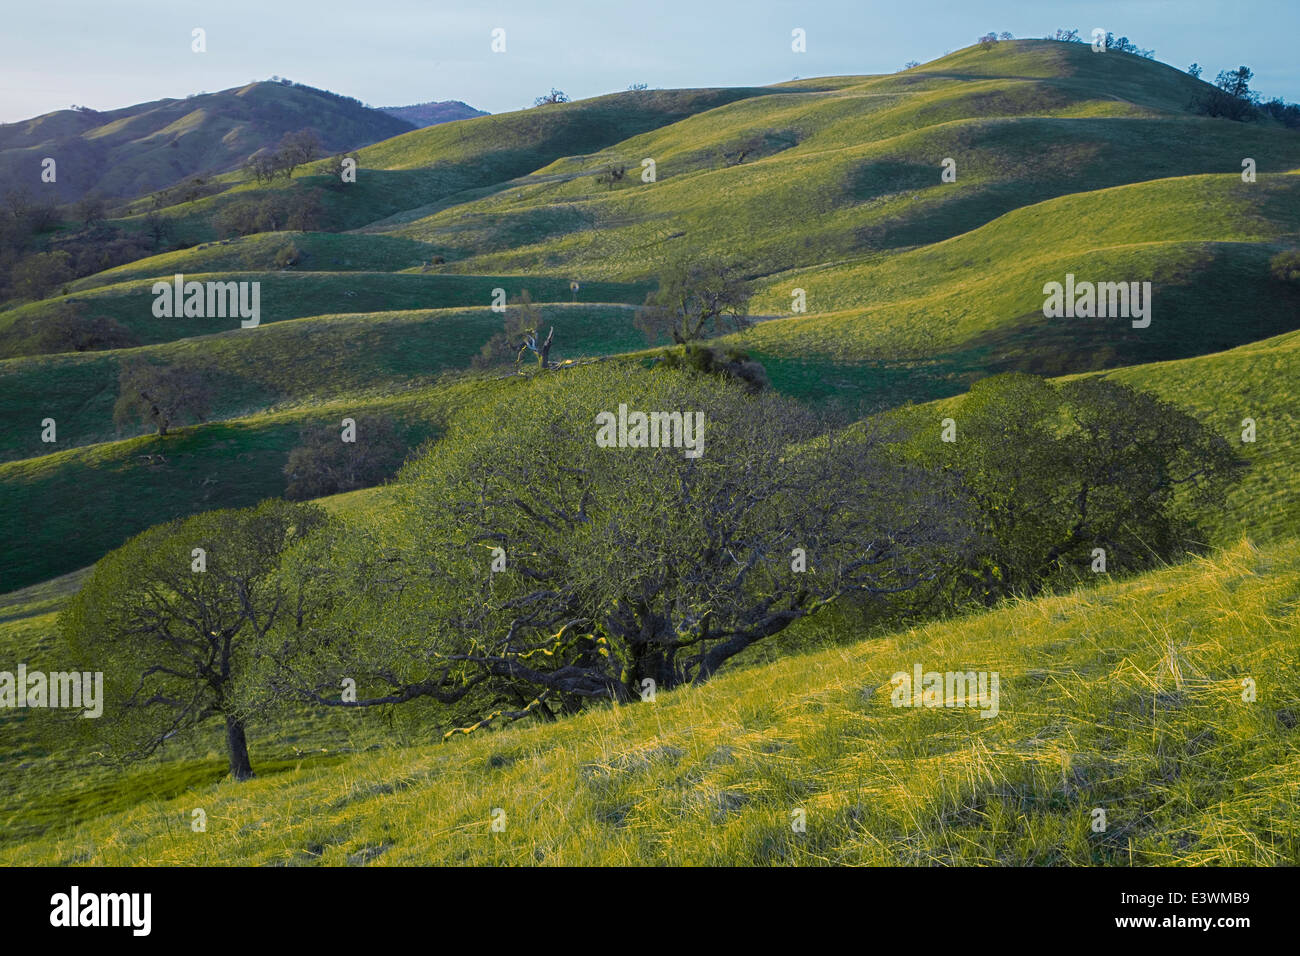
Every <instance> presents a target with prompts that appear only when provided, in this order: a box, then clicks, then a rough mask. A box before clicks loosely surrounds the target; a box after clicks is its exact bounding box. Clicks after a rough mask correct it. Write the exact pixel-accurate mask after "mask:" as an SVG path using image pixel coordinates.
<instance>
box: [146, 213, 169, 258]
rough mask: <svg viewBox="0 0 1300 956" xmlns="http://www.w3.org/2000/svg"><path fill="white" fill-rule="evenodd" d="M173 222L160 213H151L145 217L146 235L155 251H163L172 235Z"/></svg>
mask: <svg viewBox="0 0 1300 956" xmlns="http://www.w3.org/2000/svg"><path fill="white" fill-rule="evenodd" d="M171 231H172V226H171V220H170V219H168V218H167V217H165V216H163V215H160V214H159V213H158V212H149V213H147V214H146V215H145V217H144V234H145V236H147V237H148V239H149V242H150V243H151V244H152V246H153V248H154V249H155V250H158V249H161V248H162V246H163V244H164V243H165V242H166V241H167V237H168V236H170V235H171Z"/></svg>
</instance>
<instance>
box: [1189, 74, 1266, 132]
mask: <svg viewBox="0 0 1300 956" xmlns="http://www.w3.org/2000/svg"><path fill="white" fill-rule="evenodd" d="M1254 76H1255V74H1254V72H1253V71H1252V70H1251V69H1250V67H1248V66H1240V67H1238V68H1237V69H1235V70H1222V71H1220V73H1219V75H1218V76H1217V77H1215V80H1214V89H1210V90H1206V91H1205V92H1204V93H1202V94H1201V95H1200V96H1199V97H1198V98H1197V99H1196V100H1194V101H1193V103H1192V106H1193V108H1195V109H1196V110H1197V112H1199V113H1202V114H1204V115H1206V116H1218V117H1222V118H1224V119H1230V120H1235V121H1236V122H1239V123H1240V122H1244V121H1246V120H1248V119H1250V118H1251V117H1253V116H1254V115H1255V105H1256V104H1257V103H1258V102H1259V94H1258V93H1256V92H1254V91H1253V90H1251V88H1250V81H1251V80H1252V79H1253V78H1254Z"/></svg>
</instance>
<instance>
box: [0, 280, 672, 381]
mask: <svg viewBox="0 0 1300 956" xmlns="http://www.w3.org/2000/svg"><path fill="white" fill-rule="evenodd" d="M173 265H176V266H177V267H179V268H181V269H184V270H185V271H184V272H183V274H184V275H185V278H186V281H196V282H209V281H212V282H260V283H261V291H260V306H261V316H260V324H261V325H263V326H266V325H271V324H274V323H276V322H281V321H284V320H286V319H299V318H303V317H306V316H315V315H330V314H338V313H342V312H351V313H356V312H364V313H368V314H378V313H384V312H397V311H403V310H410V309H441V308H456V307H460V308H474V307H479V308H484V307H487V306H488V305H489V304H490V303H491V302H492V301H493V298H494V292H493V290H495V289H504V290H505V292H506V296H507V299H508V300H510V301H513V300H514V299H516V298H517V297H519V296H520V295H521V294H522V293H523V292H525V291H526V292H528V293H529V294H530V295H531V296H532V297H533V300H534V301H535V302H557V303H565V302H570V301H571V300H574V299H576V300H577V301H579V302H592V303H611V302H612V303H634V302H640V301H641V300H642V299H644V297H645V292H646V290H647V289H648V286H646V285H644V284H642V285H636V284H632V283H621V282H592V283H586V282H583V283H582V284H581V288H580V289H579V291H578V293H577V294H576V295H574V294H573V293H572V292H571V291H570V287H569V283H570V281H571V280H570V279H568V278H566V277H562V276H546V275H540V276H539V275H532V276H523V275H499V276H498V275H490V276H467V275H442V274H437V273H421V272H411V273H406V272H370V271H363V270H358V271H351V272H289V271H276V272H269V271H260V272H248V271H242V270H239V271H228V272H199V271H190V270H189V269H187V268H185V266H186V264H185V263H173ZM173 275H174V273H171V272H157V273H154V274H153V276H152V277H150V278H147V279H130V280H126V281H121V282H117V283H115V284H113V285H108V286H103V287H101V288H96V289H91V290H89V291H87V292H81V293H72V294H69V295H67V296H59V297H58V298H53V299H45V300H43V301H41V302H33V303H31V304H29V305H24V306H20V307H19V308H17V309H13V310H11V311H9V312H5V313H0V356H5V357H13V356H21V355H26V354H34V353H33V352H32V351H30V350H32V349H34V348H35V347H36V344H39V343H34V342H33V340H32V339H31V336H32V333H33V331H34V330H35V329H36V328H38V327H39V326H40V324H41V323H43V322H48V321H50V320H52V319H53V318H55V317H58V316H60V315H66V314H72V315H77V316H80V317H83V318H98V317H104V318H111V319H113V320H114V321H116V322H118V323H120V324H121V325H122V326H124V327H125V328H126V329H128V330H130V332H131V334H132V335H134V336H135V338H136V340H137V341H138V342H139V343H140V344H141V345H149V344H154V343H161V342H174V341H177V340H180V339H185V338H190V337H194V336H203V335H215V334H219V333H221V332H224V331H230V330H238V329H240V321H239V319H237V318H233V317H229V316H227V317H226V318H224V319H222V318H186V317H183V316H181V317H172V318H158V317H156V316H155V315H154V314H153V304H154V296H153V293H152V289H153V284H154V282H156V281H158V280H159V279H161V280H162V281H165V282H169V283H170V282H172V281H173V279H172V277H173ZM498 324H499V323H498ZM0 374H3V373H2V372H0Z"/></svg>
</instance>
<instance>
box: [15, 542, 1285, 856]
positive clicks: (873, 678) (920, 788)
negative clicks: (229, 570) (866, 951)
mask: <svg viewBox="0 0 1300 956" xmlns="http://www.w3.org/2000/svg"><path fill="white" fill-rule="evenodd" d="M1298 626H1300V545H1298V544H1297V543H1296V542H1294V541H1292V542H1287V543H1285V544H1280V545H1277V546H1274V547H1271V548H1268V549H1266V550H1264V551H1259V550H1257V549H1256V548H1254V547H1252V546H1251V545H1250V544H1248V543H1242V544H1239V545H1238V546H1236V547H1234V548H1232V549H1230V550H1228V551H1226V552H1223V553H1220V554H1218V555H1216V556H1214V557H1213V558H1209V559H1202V560H1196V561H1192V562H1190V563H1188V564H1186V565H1183V566H1180V567H1176V568H1171V569H1168V570H1162V571H1157V572H1154V573H1151V574H1147V575H1145V576H1143V577H1141V578H1137V579H1134V580H1130V581H1126V582H1123V583H1116V584H1105V585H1102V586H1100V587H1098V588H1096V589H1089V590H1081V591H1077V592H1074V593H1071V594H1068V595H1064V596H1060V597H1050V598H1044V599H1041V600H1038V601H1035V602H1032V603H1024V604H1019V605H1013V606H1009V607H1006V608H1003V609H1000V610H997V611H995V612H992V613H989V614H984V615H979V616H976V617H971V618H965V619H959V620H956V621H952V622H948V623H936V624H931V625H928V626H926V627H922V628H917V629H914V630H910V631H904V632H900V633H897V634H894V635H892V636H890V637H888V638H885V639H883V640H873V641H867V642H863V643H845V644H842V645H841V646H837V647H832V648H830V649H827V650H824V651H820V652H816V653H809V654H804V655H799V656H794V657H787V658H785V659H782V660H779V661H776V662H774V663H770V664H766V665H762V666H753V667H750V668H747V669H743V670H740V671H736V672H733V673H729V674H725V675H722V676H720V677H719V678H717V679H716V680H714V681H713V682H711V683H710V684H708V685H706V686H704V687H702V688H697V689H691V690H685V691H680V692H674V693H668V694H661V695H660V696H659V697H658V698H657V700H656V702H655V703H644V704H637V705H634V706H631V707H624V708H619V709H614V710H610V709H607V708H605V709H599V710H596V711H593V712H590V713H587V714H585V715H583V716H580V717H577V718H575V719H571V720H565V721H562V722H561V723H559V724H555V725H546V726H531V727H517V728H511V729H507V730H504V731H501V732H495V733H494V732H484V733H482V734H481V735H480V734H478V733H476V734H473V735H471V736H470V737H469V738H468V739H465V738H456V739H454V740H453V741H452V742H451V743H448V744H446V745H424V746H411V747H405V748H401V749H380V750H374V751H369V752H365V753H357V754H347V755H344V756H342V757H341V759H331V756H330V755H322V756H318V757H315V758H310V759H308V758H306V757H305V755H304V757H303V758H302V759H300V760H299V761H297V762H295V763H294V764H293V765H289V764H287V763H286V762H284V761H282V760H276V761H274V762H269V763H268V764H267V765H266V766H265V767H264V768H263V770H262V774H261V776H260V777H259V778H258V779H255V780H253V781H251V782H249V783H246V784H232V783H228V782H226V783H217V782H214V781H213V780H212V779H211V778H209V779H206V780H205V779H203V774H202V773H201V772H199V770H198V768H193V772H192V776H191V777H190V778H188V779H187V778H186V776H185V773H186V772H187V771H186V767H187V766H188V765H186V764H181V763H177V764H171V765H169V766H168V767H164V768H157V769H155V770H154V773H153V777H152V780H153V781H154V782H153V784H152V789H145V788H144V787H141V786H140V785H139V783H138V782H137V784H136V785H137V788H138V789H137V790H136V792H135V794H134V798H135V800H136V801H137V802H135V803H134V805H132V806H129V807H125V806H122V804H123V803H124V802H126V801H125V800H124V799H123V798H122V796H121V791H120V790H119V791H114V792H110V793H107V794H105V793H102V792H101V793H98V794H97V795H98V796H100V797H101V802H100V803H99V804H98V805H95V804H93V803H92V802H91V800H90V799H88V798H89V797H90V795H91V794H90V793H88V792H87V790H84V789H75V788H74V789H73V790H71V791H67V792H64V794H63V802H62V807H61V808H62V809H64V810H65V811H66V812H67V814H68V817H70V819H66V822H65V823H63V825H55V824H53V822H52V821H41V822H43V823H45V824H46V825H45V826H44V827H32V826H31V819H32V818H31V817H30V816H25V815H24V813H25V812H24V811H22V810H20V811H18V812H17V813H16V815H15V816H14V817H12V818H11V819H13V820H14V821H15V822H17V823H19V824H26V825H27V826H28V827H31V829H32V830H36V831H37V832H38V833H40V834H41V835H33V836H30V837H27V838H25V839H24V838H23V836H21V835H20V836H19V838H18V840H17V841H16V842H11V843H8V844H7V845H4V846H2V847H0V860H4V861H5V862H9V863H17V862H24V863H33V862H38V863H51V864H68V863H89V864H96V865H123V864H133V865H138V864H153V865H175V864H208V865H212V864H261V865H267V864H270V865H286V864H287V865H306V864H354V865H355V864H373V865H403V864H405V865H411V864H434V863H442V864H460V865H466V864H480V865H502V864H515V865H537V864H542V865H581V864H606V865H608V864H640V865H644V864H657V863H659V864H712V865H743V864H760V865H764V864H795V863H798V864H813V865H816V864H846V863H856V864H905V865H934V864H954V863H956V864H1003V865H1005V864H1052V865H1073V866H1080V865H1083V866H1086V865H1095V864H1111V865H1130V864H1133V865H1163V864H1170V863H1175V862H1177V863H1180V864H1184V865H1269V864H1279V863H1284V864H1285V863H1294V862H1295V861H1296V860H1297V859H1298V858H1300V810H1297V808H1296V804H1295V801H1294V800H1293V799H1291V792H1292V790H1293V781H1294V777H1295V774H1296V772H1297V770H1300V762H1298V761H1300V750H1298V749H1297V744H1296V739H1295V737H1296V729H1295V728H1296V726H1297V722H1298V717H1297V715H1298V714H1300V696H1298V695H1297V693H1296V686H1295V682H1294V680H1293V675H1292V674H1291V671H1290V669H1289V667H1288V665H1287V661H1288V660H1290V658H1291V657H1292V656H1293V653H1292V652H1293V651H1294V643H1295V634H1296V632H1297V627H1298ZM3 627H4V630H3V632H0V633H4V635H5V640H6V641H7V642H11V643H12V642H13V641H14V640H15V639H16V638H15V636H14V629H13V626H12V625H3ZM850 636H851V635H848V634H828V635H826V637H827V638H828V639H832V640H833V639H839V640H841V641H842V640H843V639H844V638H845V637H850ZM918 663H919V664H921V665H922V667H923V668H925V669H926V670H938V671H945V670H962V671H965V670H988V671H997V672H998V674H999V679H1000V695H999V712H998V715H997V716H996V717H995V718H992V719H984V718H981V717H980V716H979V711H977V710H962V709H912V708H896V707H892V706H891V705H890V683H889V682H890V680H891V677H892V675H893V674H894V673H896V672H898V671H907V672H910V671H911V669H912V668H913V666H914V665H916V664H918ZM1245 678H1250V679H1251V680H1253V681H1254V682H1255V686H1256V688H1257V695H1258V696H1257V699H1255V700H1254V702H1251V703H1247V702H1245V701H1244V700H1243V694H1242V686H1243V685H1242V682H1243V680H1244V679H1245ZM773 687H778V688H780V693H779V694H773V693H772V688H773ZM266 752H267V754H268V756H270V755H274V754H277V753H278V752H282V745H281V744H280V743H278V742H273V743H271V744H268V745H267V746H266ZM256 757H257V755H256V753H255V759H256ZM123 786H125V784H123ZM92 792H93V791H92ZM104 797H115V798H116V799H103V798H104ZM195 807H202V808H203V809H204V810H205V811H206V813H207V819H208V830H207V832H206V833H202V834H196V833H193V832H192V831H191V830H190V828H189V826H188V825H187V823H188V821H189V820H190V813H191V810H192V809H193V808H195ZM498 808H499V809H500V810H502V811H504V813H505V820H506V826H505V829H504V831H502V832H493V831H492V830H491V829H490V825H491V822H492V813H493V811H494V810H495V809H498ZM1096 809H1102V810H1104V811H1105V813H1106V829H1105V831H1104V832H1102V833H1093V832H1092V831H1091V828H1090V824H1091V822H1092V819H1093V812H1094V810H1096ZM796 810H802V811H803V812H804V814H805V817H806V822H807V828H806V832H804V833H797V832H794V830H793V829H792V827H791V822H792V820H793V819H794V817H793V814H794V812H795V811H796ZM26 812H28V813H29V812H30V811H26ZM29 832H30V831H29Z"/></svg>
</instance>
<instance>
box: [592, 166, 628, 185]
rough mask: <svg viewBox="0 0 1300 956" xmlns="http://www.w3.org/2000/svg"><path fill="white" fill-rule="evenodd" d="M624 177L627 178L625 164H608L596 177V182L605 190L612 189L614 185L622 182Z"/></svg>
mask: <svg viewBox="0 0 1300 956" xmlns="http://www.w3.org/2000/svg"><path fill="white" fill-rule="evenodd" d="M625 176H627V166H626V165H625V164H623V163H619V164H618V165H617V166H616V165H614V164H613V163H610V164H609V165H608V166H606V167H605V168H604V169H603V170H602V171H601V172H600V173H599V175H597V176H596V182H597V183H600V184H601V185H603V186H605V187H606V188H607V189H613V188H614V187H615V186H616V185H618V184H619V183H621V182H623V179H624V177H625Z"/></svg>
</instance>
